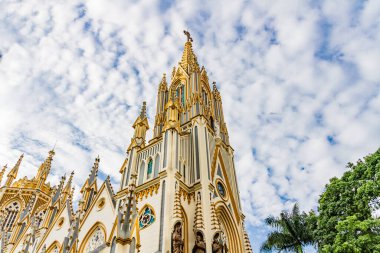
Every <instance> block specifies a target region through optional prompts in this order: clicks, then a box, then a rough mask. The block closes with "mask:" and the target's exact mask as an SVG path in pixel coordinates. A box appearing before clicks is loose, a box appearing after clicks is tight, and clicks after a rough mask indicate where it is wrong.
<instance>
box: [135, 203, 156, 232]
mask: <svg viewBox="0 0 380 253" xmlns="http://www.w3.org/2000/svg"><path fill="white" fill-rule="evenodd" d="M155 220H156V215H155V213H154V210H153V208H152V207H150V206H146V207H145V208H143V211H142V213H141V214H140V217H139V226H140V229H144V228H146V227H149V226H150V225H151V224H152V223H153V222H154V221H155Z"/></svg>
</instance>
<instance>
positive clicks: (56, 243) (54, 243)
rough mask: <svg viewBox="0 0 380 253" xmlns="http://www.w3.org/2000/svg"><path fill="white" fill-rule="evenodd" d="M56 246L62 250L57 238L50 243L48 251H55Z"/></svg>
mask: <svg viewBox="0 0 380 253" xmlns="http://www.w3.org/2000/svg"><path fill="white" fill-rule="evenodd" d="M56 246H57V248H58V252H60V251H61V244H60V243H59V242H58V241H57V240H55V241H54V242H52V243H51V244H50V246H49V247H48V248H47V249H46V253H51V252H53V249H54V248H55V247H56Z"/></svg>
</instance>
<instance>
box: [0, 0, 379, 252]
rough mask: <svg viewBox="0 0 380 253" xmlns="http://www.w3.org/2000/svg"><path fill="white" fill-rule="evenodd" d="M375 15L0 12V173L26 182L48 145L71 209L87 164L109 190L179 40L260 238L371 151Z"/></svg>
mask: <svg viewBox="0 0 380 253" xmlns="http://www.w3.org/2000/svg"><path fill="white" fill-rule="evenodd" d="M160 8H161V11H162V12H160ZM379 17H380V5H379V3H378V1H375V0H371V1H366V2H363V3H362V5H355V4H353V3H352V2H347V1H337V2H336V1H324V2H320V3H313V5H309V4H308V3H306V2H300V1H286V2H284V1H280V2H278V1H273V2H272V1H250V2H246V1H235V2H234V4H232V5H231V3H229V2H228V3H227V2H226V3H223V2H220V1H211V2H204V1H180V2H173V3H171V4H167V6H166V5H165V4H164V5H163V4H162V3H160V2H158V1H156V2H151V1H138V2H136V1H112V2H109V1H85V2H81V1H77V0H72V1H69V2H52V1H42V2H41V1H33V0H30V1H19V2H11V1H8V2H2V3H0V34H1V40H0V51H1V52H2V54H3V57H2V60H1V62H0V84H1V85H0V118H1V119H2V122H1V124H0V163H8V164H12V163H14V162H16V161H17V158H18V156H19V155H20V153H21V152H25V153H26V156H25V159H24V160H25V161H24V163H23V165H22V168H21V171H20V174H21V175H27V176H32V175H33V174H34V172H35V170H36V169H37V167H38V166H39V165H40V163H41V162H42V161H43V159H44V158H45V157H46V155H47V151H48V150H49V149H50V148H51V147H52V146H53V145H54V143H55V142H56V141H57V148H56V151H57V152H56V153H57V155H56V157H55V160H54V164H53V171H52V175H51V177H50V181H51V182H52V183H57V182H58V181H59V179H60V176H61V175H62V174H63V173H66V174H67V175H68V174H69V173H70V172H71V170H73V169H75V171H76V176H75V184H76V189H77V193H76V198H79V195H78V190H79V189H80V187H79V186H81V184H82V183H83V180H84V178H86V177H87V175H88V173H89V170H90V168H91V166H92V164H93V161H94V159H95V157H96V156H97V155H98V154H99V155H100V157H101V165H100V169H101V172H102V173H104V174H110V175H111V176H112V180H113V181H114V182H115V184H117V183H118V181H119V180H120V176H119V173H118V170H119V168H120V165H121V163H122V161H123V156H124V154H123V153H124V151H125V149H126V147H127V145H128V142H129V140H130V137H131V136H132V128H131V125H132V123H133V121H134V120H135V118H136V116H137V114H138V111H139V107H140V104H141V102H142V101H143V100H147V102H148V114H149V119H150V124H151V126H152V125H153V119H154V113H155V105H156V101H155V96H156V88H157V85H158V83H159V80H160V79H161V77H162V73H164V72H165V73H167V75H168V76H170V74H171V70H172V67H173V65H175V64H177V63H178V61H179V60H180V57H181V50H182V46H183V42H184V37H183V36H182V34H181V33H182V30H183V29H189V30H190V31H191V32H192V35H193V37H194V49H195V51H196V53H197V55H198V61H199V62H200V64H202V65H204V66H205V67H206V69H207V71H208V74H209V77H210V81H216V82H217V85H218V87H219V88H220V91H221V94H222V97H223V106H224V114H225V117H226V120H227V123H228V129H229V133H230V140H231V143H232V146H233V147H234V148H235V155H236V158H235V161H236V169H237V174H238V179H239V184H240V185H239V187H240V191H241V199H242V202H243V209H244V211H245V214H246V216H247V220H248V221H249V227H250V228H251V229H252V230H250V234H251V235H252V236H254V234H258V235H260V236H259V237H252V238H255V239H257V240H262V236H263V231H266V228H264V227H263V225H262V220H263V218H265V217H266V216H267V215H269V214H273V215H276V214H277V213H278V212H279V211H281V210H282V209H284V208H289V207H290V206H291V205H292V203H294V202H295V201H298V202H299V203H300V205H301V208H303V209H304V210H307V209H310V208H315V207H316V204H317V200H318V196H319V194H321V192H322V190H323V187H324V185H325V184H326V183H327V182H328V179H329V178H330V177H332V176H339V175H341V174H342V173H343V171H344V170H345V164H346V163H347V162H349V161H352V162H354V161H355V160H357V159H358V158H360V157H362V156H364V155H366V154H368V153H370V152H374V151H375V150H376V149H377V148H378V147H379V143H380V132H379V131H378V129H379V127H380V126H379V121H378V118H379V114H380V111H379V108H380V76H379V73H380V72H379V71H378V70H377V68H378V66H379V65H380V64H379V63H380V62H379V61H380V51H379V47H378V45H379V44H380V32H379V31H380V29H379ZM236 108H239V113H236ZM329 138H330V141H331V142H332V144H329ZM331 138H332V139H331ZM253 150H254V151H253ZM0 165H1V164H0ZM268 168H269V169H268ZM117 187H118V186H117ZM253 229H254V231H253ZM259 244H260V242H254V245H255V247H256V248H258V247H259V246H260V245H259Z"/></svg>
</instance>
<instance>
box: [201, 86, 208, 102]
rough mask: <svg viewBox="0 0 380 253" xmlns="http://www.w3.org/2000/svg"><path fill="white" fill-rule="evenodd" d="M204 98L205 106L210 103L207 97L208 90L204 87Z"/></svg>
mask: <svg viewBox="0 0 380 253" xmlns="http://www.w3.org/2000/svg"><path fill="white" fill-rule="evenodd" d="M202 98H203V103H204V104H205V106H207V105H208V99H207V92H206V91H205V90H204V89H202Z"/></svg>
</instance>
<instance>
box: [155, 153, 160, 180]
mask: <svg viewBox="0 0 380 253" xmlns="http://www.w3.org/2000/svg"><path fill="white" fill-rule="evenodd" d="M159 172H160V155H157V156H156V158H155V159H154V178H156V177H158V173H159Z"/></svg>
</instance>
